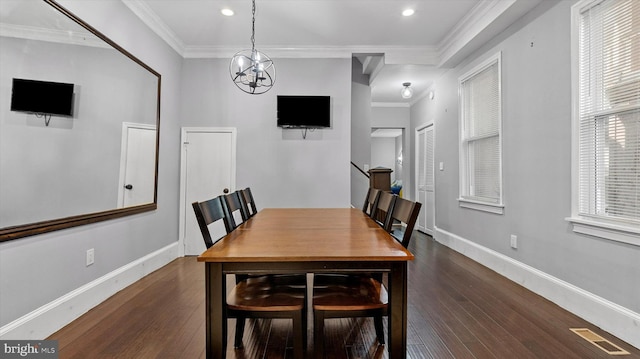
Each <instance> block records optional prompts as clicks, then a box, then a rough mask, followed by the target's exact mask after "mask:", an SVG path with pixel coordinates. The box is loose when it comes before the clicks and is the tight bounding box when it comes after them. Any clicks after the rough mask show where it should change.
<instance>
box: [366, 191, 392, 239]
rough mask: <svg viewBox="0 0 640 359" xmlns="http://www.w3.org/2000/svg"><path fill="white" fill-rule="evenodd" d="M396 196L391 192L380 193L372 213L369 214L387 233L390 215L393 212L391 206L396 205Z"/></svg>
mask: <svg viewBox="0 0 640 359" xmlns="http://www.w3.org/2000/svg"><path fill="white" fill-rule="evenodd" d="M397 198H398V196H396V195H394V194H393V193H391V192H386V191H380V193H379V194H378V199H377V200H376V203H375V206H374V207H373V211H372V212H371V218H373V220H374V221H376V222H377V223H378V224H379V225H380V226H382V228H384V229H385V230H386V231H387V232H389V231H390V225H391V224H390V220H391V219H390V215H391V212H392V211H393V205H394V204H395V203H396V199H397Z"/></svg>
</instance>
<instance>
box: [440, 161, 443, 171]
mask: <svg viewBox="0 0 640 359" xmlns="http://www.w3.org/2000/svg"><path fill="white" fill-rule="evenodd" d="M440 171H444V162H440Z"/></svg>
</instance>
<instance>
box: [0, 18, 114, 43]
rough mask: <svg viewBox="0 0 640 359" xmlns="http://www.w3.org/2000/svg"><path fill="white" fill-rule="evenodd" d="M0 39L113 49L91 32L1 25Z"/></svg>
mask: <svg viewBox="0 0 640 359" xmlns="http://www.w3.org/2000/svg"><path fill="white" fill-rule="evenodd" d="M0 37H13V38H18V39H26V40H36V41H46V42H54V43H60V44H67V45H81V46H91V47H100V48H105V49H112V47H111V46H110V45H109V44H107V43H106V42H104V41H103V40H102V39H100V38H98V37H96V36H95V35H94V34H92V33H89V32H78V31H70V30H55V29H45V28H40V27H34V26H24V25H14V24H5V23H0Z"/></svg>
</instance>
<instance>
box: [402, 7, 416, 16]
mask: <svg viewBox="0 0 640 359" xmlns="http://www.w3.org/2000/svg"><path fill="white" fill-rule="evenodd" d="M414 13H415V11H414V10H413V9H406V10H404V11H403V12H402V16H411V15H413V14H414Z"/></svg>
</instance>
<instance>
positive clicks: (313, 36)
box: [0, 0, 559, 106]
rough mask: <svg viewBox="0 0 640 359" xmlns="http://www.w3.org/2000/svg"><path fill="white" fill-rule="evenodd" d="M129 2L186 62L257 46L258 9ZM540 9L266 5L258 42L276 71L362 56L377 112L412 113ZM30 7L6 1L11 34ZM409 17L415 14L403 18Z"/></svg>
mask: <svg viewBox="0 0 640 359" xmlns="http://www.w3.org/2000/svg"><path fill="white" fill-rule="evenodd" d="M121 1H122V2H123V3H124V4H125V5H127V6H128V7H129V8H130V9H131V10H132V11H133V13H134V14H136V15H137V16H138V17H139V18H140V19H141V20H142V21H143V22H145V23H146V24H147V25H148V26H149V27H150V28H151V29H152V30H153V31H155V32H156V33H157V34H158V35H159V36H160V37H161V38H163V39H164V40H165V41H166V42H167V43H168V44H169V45H170V46H171V47H172V48H173V49H174V50H175V51H176V52H177V53H179V54H180V55H181V56H183V57H184V58H229V59H230V58H231V57H232V56H233V54H235V53H236V52H238V51H239V50H242V49H246V48H250V47H251V10H252V9H251V0H121ZM541 1H543V0H257V1H256V21H255V31H256V34H255V42H256V48H257V49H259V50H260V51H262V52H264V53H266V54H267V55H269V56H270V57H271V58H272V59H274V62H275V65H276V68H277V66H278V62H277V60H278V58H351V57H352V56H353V57H355V58H357V59H358V60H359V61H360V62H362V64H363V69H364V70H363V72H364V73H365V74H368V75H369V78H370V85H371V98H372V102H373V105H374V106H409V105H410V104H411V103H414V102H416V101H418V100H419V99H421V98H423V97H424V96H426V94H427V93H428V92H429V91H431V90H434V92H436V93H437V89H433V88H431V86H432V84H433V81H434V80H435V79H437V78H438V77H439V76H440V75H441V74H442V73H443V72H444V71H445V70H446V69H447V68H451V67H454V66H456V65H457V64H459V63H460V61H461V60H462V59H464V58H465V57H466V56H468V55H469V54H471V53H472V52H473V51H474V50H476V49H478V48H479V47H480V46H482V45H483V44H484V43H486V42H487V41H488V40H490V39H491V38H493V37H495V36H496V35H497V34H499V33H500V32H501V31H503V30H504V29H506V28H507V27H508V26H509V25H511V24H512V23H513V22H514V21H515V20H517V19H518V18H520V17H521V16H523V15H524V14H525V13H526V12H528V11H529V10H531V9H532V8H533V7H535V6H536V5H538V4H539V3H540V2H541ZM544 1H552V0H544ZM553 1H559V0H553ZM28 3H30V2H28V1H23V0H20V1H18V0H1V1H0V5H1V6H0V9H1V10H2V11H0V15H1V16H0V22H2V23H3V29H4V28H5V26H4V25H5V24H4V23H5V22H8V19H7V16H5V15H7V14H11V17H17V18H21V16H19V15H20V11H22V10H23V9H27V10H25V11H26V12H27V13H29V11H28V8H27V7H26V5H27V4H28ZM223 8H229V9H232V10H233V11H234V12H235V14H234V15H233V16H224V15H222V14H221V9H223ZM407 8H412V9H414V10H415V13H414V15H412V16H408V17H405V16H403V15H402V14H401V12H402V11H403V10H405V9H407ZM39 26H44V25H42V24H40V25H39ZM56 26H57V27H60V25H59V24H56ZM403 82H411V84H412V88H413V89H414V95H413V97H412V98H411V99H408V100H405V99H402V98H401V96H400V90H401V88H402V83H403ZM276 86H277V84H276ZM436 96H437V95H436Z"/></svg>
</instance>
